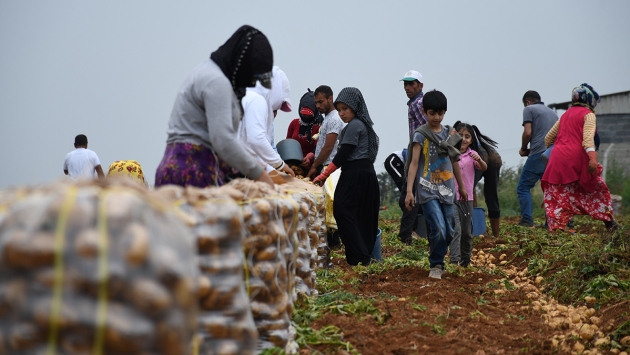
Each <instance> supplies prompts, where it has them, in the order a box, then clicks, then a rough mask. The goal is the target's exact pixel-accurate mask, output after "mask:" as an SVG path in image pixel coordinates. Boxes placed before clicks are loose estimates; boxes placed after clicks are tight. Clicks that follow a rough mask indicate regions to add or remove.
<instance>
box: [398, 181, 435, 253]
mask: <svg viewBox="0 0 630 355" xmlns="http://www.w3.org/2000/svg"><path fill="white" fill-rule="evenodd" d="M405 197H407V179H403V184H402V188H401V189H400V197H399V198H398V206H400V209H401V211H402V217H400V231H399V232H398V239H400V240H401V241H403V242H405V241H411V232H413V231H415V230H416V228H418V215H419V214H422V206H420V204H419V203H416V204H415V205H414V206H413V207H412V208H411V211H409V210H408V209H407V207H406V206H405ZM427 235H428V234H427Z"/></svg>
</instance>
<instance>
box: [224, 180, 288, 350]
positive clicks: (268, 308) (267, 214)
mask: <svg viewBox="0 0 630 355" xmlns="http://www.w3.org/2000/svg"><path fill="white" fill-rule="evenodd" d="M236 182H237V183H235V181H232V182H231V183H230V184H228V185H227V186H231V187H235V188H237V189H238V190H239V191H241V192H244V193H245V194H246V195H247V196H261V195H260V192H261V191H264V189H255V188H254V187H251V186H249V185H251V184H256V185H259V184H261V183H256V182H250V181H240V182H239V181H236ZM246 191H247V192H246ZM252 191H258V192H257V193H258V194H252ZM264 193H265V195H264V196H265V197H258V198H254V199H251V200H246V201H243V202H242V203H241V212H242V215H243V220H244V223H245V230H246V237H245V242H244V250H245V258H246V265H247V270H246V285H247V287H248V289H249V295H250V306H251V310H252V314H253V316H254V322H255V323H256V328H257V329H258V334H259V337H260V339H259V349H266V348H270V347H274V346H276V347H280V348H285V346H286V345H287V344H289V343H291V342H292V341H293V340H292V339H291V338H290V336H289V326H290V320H291V316H292V312H293V305H294V303H293V302H294V300H293V291H292V290H293V280H294V277H295V258H296V255H297V249H295V247H297V243H294V242H292V241H291V240H290V234H291V233H293V234H295V232H294V230H295V225H296V220H297V214H298V208H299V207H298V205H297V203H295V201H292V200H291V199H289V198H288V197H287V196H283V195H280V194H278V193H277V192H276V191H275V190H271V189H269V190H267V191H264ZM296 242H297V241H296Z"/></svg>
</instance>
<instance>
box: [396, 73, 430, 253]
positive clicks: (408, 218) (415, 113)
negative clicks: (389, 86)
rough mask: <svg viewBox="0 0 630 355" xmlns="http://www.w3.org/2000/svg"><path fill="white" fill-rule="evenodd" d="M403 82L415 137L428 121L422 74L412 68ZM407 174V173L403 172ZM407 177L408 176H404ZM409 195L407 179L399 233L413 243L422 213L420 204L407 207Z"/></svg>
mask: <svg viewBox="0 0 630 355" xmlns="http://www.w3.org/2000/svg"><path fill="white" fill-rule="evenodd" d="M400 81H402V82H403V86H404V88H405V93H406V94H407V97H408V98H409V101H407V106H408V107H409V108H408V114H407V117H408V119H409V137H410V138H411V137H413V133H414V131H415V130H416V129H417V128H418V127H420V126H422V125H423V124H426V123H427V117H426V116H425V115H424V114H423V113H422V98H423V97H424V94H423V93H422V87H423V86H424V83H423V79H422V74H420V73H419V72H418V71H417V70H410V71H408V72H406V73H405V76H404V77H403V78H402V79H400ZM403 175H405V174H403ZM403 177H404V178H406V176H403ZM406 195H407V182H406V179H405V181H404V182H403V184H402V189H401V191H400V199H399V200H398V205H399V206H400V209H401V210H402V217H401V218H400V232H399V233H398V238H399V239H400V241H401V242H403V243H405V244H408V245H411V234H412V232H413V231H414V230H415V227H416V224H417V220H418V214H419V213H422V212H421V211H418V209H419V206H420V204H418V203H416V204H414V206H413V208H412V209H411V211H409V210H407V208H406V207H405V197H406Z"/></svg>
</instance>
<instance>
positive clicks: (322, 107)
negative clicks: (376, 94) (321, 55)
mask: <svg viewBox="0 0 630 355" xmlns="http://www.w3.org/2000/svg"><path fill="white" fill-rule="evenodd" d="M314 95H315V105H316V106H317V110H318V111H319V112H321V113H323V114H324V115H326V116H325V117H324V122H323V123H322V125H321V126H320V127H319V133H318V134H319V136H318V138H317V145H316V146H315V162H313V165H312V166H311V169H310V170H309V171H308V174H306V176H308V177H311V178H312V177H313V176H317V174H319V173H320V172H321V171H322V168H323V167H325V166H327V165H328V164H330V162H331V161H332V160H333V159H334V158H335V154H337V137H338V136H339V133H341V130H342V129H343V128H344V127H345V126H346V124H345V123H343V121H342V120H341V118H340V117H339V114H338V113H337V110H335V106H334V105H333V92H332V89H331V88H330V87H329V86H326V85H320V86H319V87H318V88H317V89H315V92H314Z"/></svg>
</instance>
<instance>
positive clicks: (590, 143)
mask: <svg viewBox="0 0 630 355" xmlns="http://www.w3.org/2000/svg"><path fill="white" fill-rule="evenodd" d="M596 127H597V118H596V117H595V114H594V113H592V112H591V113H589V114H587V115H586V116H584V133H583V138H582V147H583V148H584V150H586V152H587V153H588V152H591V151H595V140H594V137H595V129H596ZM559 128H560V120H558V121H556V124H554V125H553V127H551V129H550V130H549V132H548V133H547V135H546V136H545V145H546V146H547V148H549V147H550V146H551V145H552V144H553V143H554V142H555V141H556V136H557V135H558V129H559Z"/></svg>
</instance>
